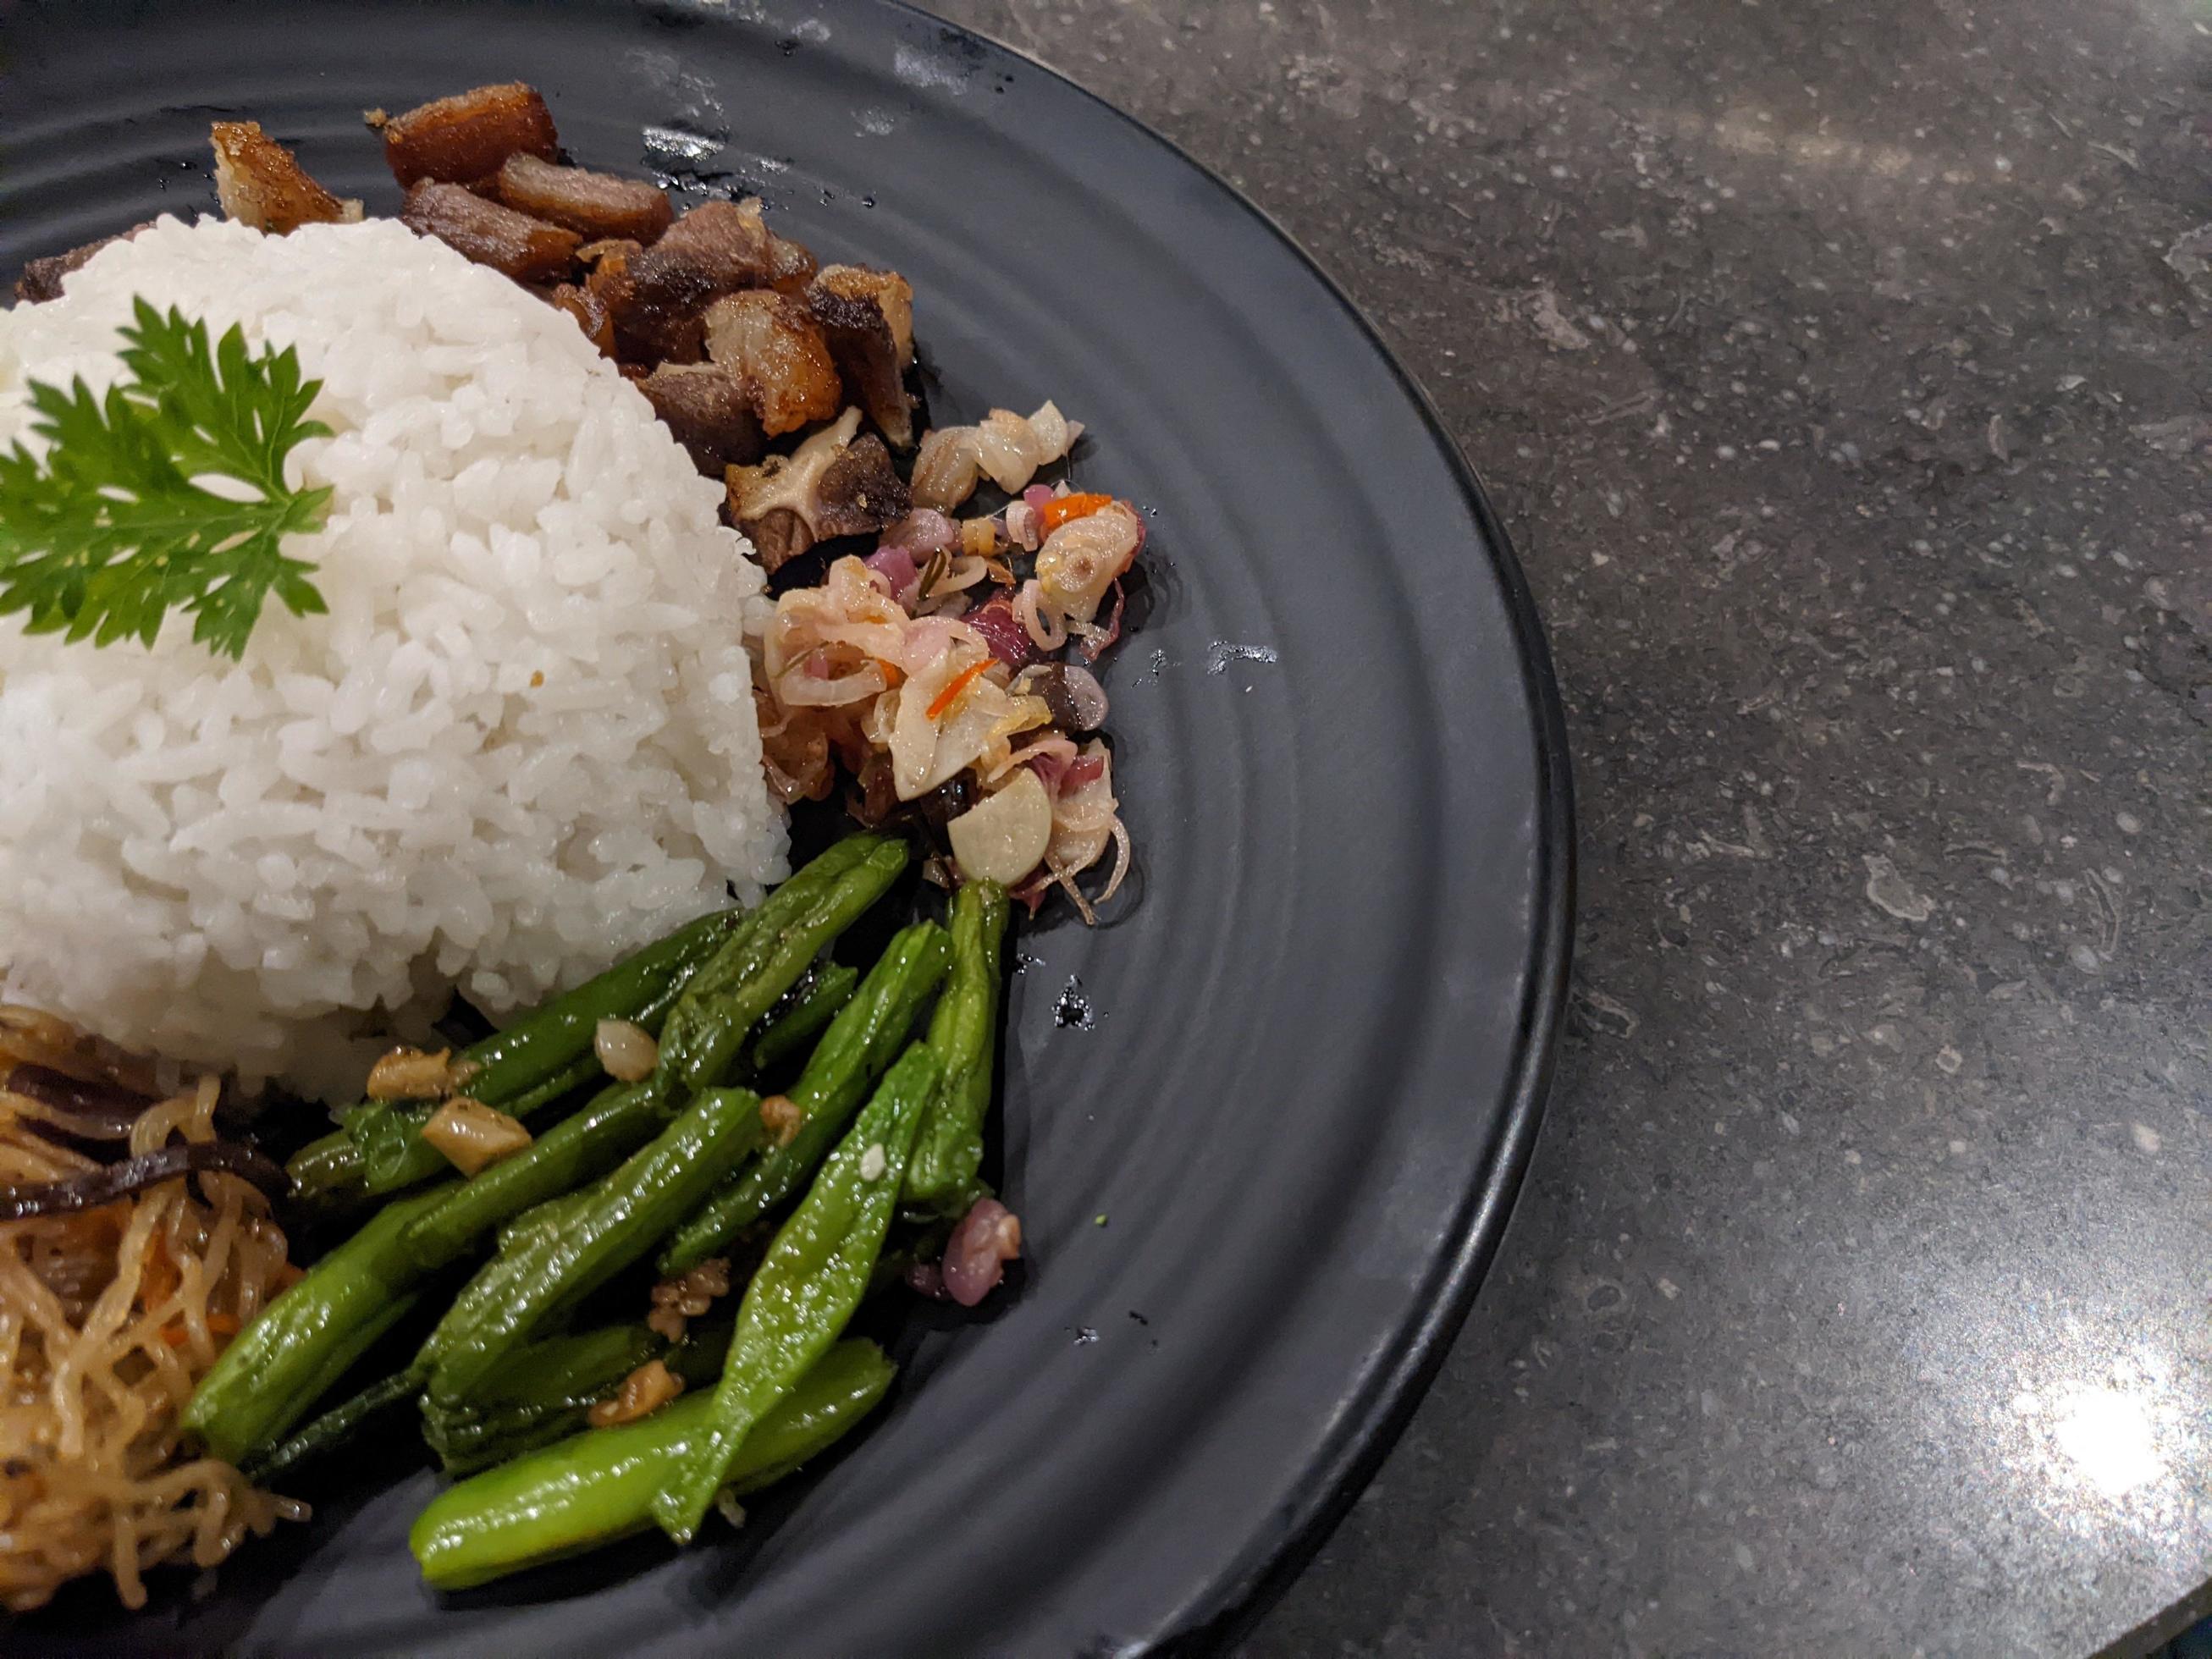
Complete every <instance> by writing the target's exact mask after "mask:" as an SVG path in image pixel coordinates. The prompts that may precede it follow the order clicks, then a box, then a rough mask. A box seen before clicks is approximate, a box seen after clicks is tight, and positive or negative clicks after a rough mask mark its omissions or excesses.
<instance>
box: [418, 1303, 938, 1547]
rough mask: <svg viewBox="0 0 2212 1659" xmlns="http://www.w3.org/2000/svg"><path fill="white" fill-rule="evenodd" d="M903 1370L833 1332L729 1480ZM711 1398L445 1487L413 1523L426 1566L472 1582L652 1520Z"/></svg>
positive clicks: (804, 1443)
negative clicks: (834, 1338) (832, 1342)
mask: <svg viewBox="0 0 2212 1659" xmlns="http://www.w3.org/2000/svg"><path fill="white" fill-rule="evenodd" d="M895 1375H896V1367H895V1366H894V1365H893V1364H891V1362H890V1360H889V1359H887V1358H884V1352H883V1350H882V1349H880V1348H878V1346H876V1345H875V1344H874V1343H872V1342H868V1341H865V1340H860V1339H859V1338H854V1339H853V1340H848V1341H844V1342H840V1343H838V1344H837V1345H836V1346H835V1347H833V1348H831V1349H830V1350H829V1352H826V1353H824V1354H823V1356H822V1357H821V1358H819V1359H818V1360H817V1361H816V1363H815V1364H814V1365H813V1366H812V1368H811V1370H808V1371H807V1372H806V1374H805V1376H803V1377H801V1378H800V1379H799V1383H797V1385H796V1386H795V1387H793V1389H792V1390H791V1391H790V1393H789V1394H788V1395H787V1396H785V1398H784V1399H783V1400H782V1401H781V1402H780V1403H779V1404H777V1405H776V1406H775V1407H774V1408H773V1409H772V1410H770V1411H769V1412H768V1413H765V1414H763V1417H762V1419H761V1420H760V1421H759V1423H758V1424H757V1425H755V1426H754V1428H753V1431H752V1432H751V1433H750V1434H749V1435H747V1436H746V1437H745V1441H744V1445H743V1446H742V1447H741V1448H739V1449H738V1455H737V1456H736V1458H735V1459H734V1460H733V1461H732V1462H731V1463H730V1465H729V1469H728V1474H729V1484H730V1485H731V1486H733V1487H735V1488H736V1489H737V1490H738V1491H740V1492H749V1491H753V1490H756V1489H757V1487H758V1486H763V1485H765V1484H767V1483H768V1482H769V1480H773V1479H775V1478H777V1477H779V1476H781V1475H783V1474H788V1473H789V1472H790V1471H791V1470H793V1469H794V1468H798V1467H799V1465H801V1464H802V1463H805V1462H807V1461H808V1460H809V1459H811V1458H812V1457H815V1456H817V1455H820V1454H821V1453H822V1452H823V1451H824V1450H826V1449H828V1448H829V1447H830V1446H831V1445H833V1444H835V1443H836V1442H837V1440H839V1439H840V1438H841V1437H843V1436H844V1435H845V1434H846V1433H848V1431H851V1429H852V1428H853V1427H854V1425H856V1424H858V1423H859V1422H860V1420H861V1419H863V1418H865V1417H866V1415H867V1414H868V1413H869V1412H870V1411H872V1410H873V1409H874V1407H875V1405H876V1402H877V1401H879V1400H881V1399H882V1398H883V1397H884V1392H885V1391H886V1390H887V1389H890V1385H891V1379H892V1377H893V1376H895ZM713 1407H714V1395H711V1394H695V1395H685V1396H684V1398H683V1399H680V1400H678V1401H675V1402H674V1403H673V1404H672V1405H669V1406H665V1407H662V1408H661V1409H660V1410H659V1411H657V1412H655V1413H653V1414H652V1415H651V1416H650V1417H645V1418H641V1419H638V1420H637V1421H636V1422H635V1423H625V1424H623V1425H620V1426H619V1427H617V1428H611V1429H593V1430H590V1431H587V1432H586V1433H583V1434H579V1435H573V1436H571V1437H569V1438H568V1439H566V1440H563V1441H561V1442H559V1443H557V1444H555V1445H551V1446H548V1447H546V1448H545V1449H543V1450H540V1451H536V1452H532V1453H530V1454H528V1455H525V1456H522V1457H518V1458H516V1459H515V1460H513V1462H507V1463H502V1464H501V1465H500V1466H499V1467H498V1468H492V1469H487V1470H486V1471H484V1472H483V1474H478V1475H475V1476H472V1477H471V1479H469V1480H464V1481H461V1482H460V1483H459V1484H458V1485H456V1486H449V1487H448V1488H447V1490H446V1491H444V1492H441V1493H440V1494H439V1495H438V1496H437V1497H436V1498H433V1499H432V1500H431V1501H430V1504H429V1505H428V1507H427V1508H426V1509H424V1510H423V1511H422V1514H421V1515H420V1516H417V1517H416V1522H415V1525H414V1527H413V1528H412V1529H411V1530H410V1532H409V1533H408V1534H407V1544H408V1547H409V1548H410V1549H411V1550H413V1551H414V1553H415V1559H416V1562H418V1563H419V1564H420V1565H421V1566H422V1577H424V1578H425V1579H426V1580H428V1582H429V1583H430V1584H432V1585H433V1586H434V1587H435V1588H436V1589H449V1590H452V1589H468V1588H470V1587H471V1585H476V1584H483V1583H489V1582H490V1581H491V1580H492V1579H495V1578H499V1577H504V1576H505V1575H507V1574H508V1573H511V1572H519V1571H522V1570H523V1569H524V1568H526V1567H533V1566H538V1565H543V1564H544V1563H545V1562H548V1561H556V1560H559V1559H562V1558H564V1557H567V1556H571V1555H575V1554H579V1553H581V1552H583V1551H586V1550H590V1549H596V1548H598V1547H600V1546H601V1545H604V1544H610V1543H612V1542H614V1541H616V1540H617V1539H620V1538H626V1537H628V1536H629V1535H630V1534H633V1533H639V1532H643V1531H645V1530H646V1529H647V1528H650V1527H651V1526H652V1525H653V1515H652V1508H651V1505H652V1502H653V1498H654V1496H655V1495H656V1494H657V1493H658V1492H659V1490H660V1487H661V1486H662V1484H663V1482H665V1480H667V1479H668V1478H669V1475H670V1474H671V1472H672V1471H673V1470H674V1469H675V1468H678V1466H679V1465H680V1464H682V1463H683V1462H684V1460H685V1458H686V1457H688V1456H689V1455H690V1453H691V1451H692V1449H693V1445H694V1443H695V1441H696V1440H697V1439H698V1438H699V1437H701V1436H702V1435H703V1434H704V1433H705V1432H706V1431H707V1427H708V1419H709V1418H710V1417H711V1415H712V1412H713Z"/></svg>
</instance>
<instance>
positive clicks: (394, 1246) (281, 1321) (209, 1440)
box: [184, 1187, 453, 1463]
mask: <svg viewBox="0 0 2212 1659" xmlns="http://www.w3.org/2000/svg"><path fill="white" fill-rule="evenodd" d="M452 1190H453V1188H451V1187H439V1188H433V1189H432V1190H430V1191H429V1192H427V1193H421V1194H416V1195H414V1196H412V1197H409V1198H404V1199H400V1200H397V1201H395V1202H393V1203H391V1204H387V1205H386V1206H385V1207H384V1208H383V1209H381V1210H380V1211H379V1212H377V1213H376V1215H375V1216H374V1217H373V1218H371V1219H370V1221H369V1223H368V1225H367V1226H365V1227H363V1228H362V1230H361V1231H359V1232H357V1233H356V1234H355V1235H354V1236H353V1237H351V1238H349V1239H348V1240H347V1241H346V1242H345V1243H343V1244H341V1245H339V1246H338V1247H337V1249H334V1250H332V1251H331V1253H330V1254H329V1255H326V1256H325V1257H324V1258H323V1259H322V1260H321V1261H318V1262H317V1263H316V1264H315V1265H314V1266H313V1267H310V1268H309V1269H307V1273H306V1275H305V1276H304V1277H303V1278H302V1279H301V1280H300V1282H299V1283H298V1284H296V1285H293V1286H292V1288H291V1289H290V1290H289V1291H285V1292H284V1294H283V1295H282V1296H280V1297H277V1298H276V1300H275V1301H274V1302H272V1303H270V1304H269V1305H268V1306H267V1307H266V1308H264V1309H263V1310H262V1311H261V1313H260V1314H259V1316H257V1317H256V1318H254V1319H253V1320H252V1321H250V1322H248V1323H247V1325H246V1328H245V1329H244V1330H242V1331H240V1333H239V1334H238V1335H237V1337H236V1338H235V1339H234V1340H233V1341H232V1343H231V1345H230V1346H228V1347H227V1348H225V1349H224V1350H223V1351H222V1355H221V1356H220V1357H219V1358H217V1359H216V1362H215V1364H214V1365H213V1366H212V1367H211V1368H210V1370H209V1371H208V1374H207V1375H206V1376H204V1377H202V1378H201V1379H200V1385H199V1387H198V1388H197V1389H194V1390H193V1391H192V1397H191V1400H190V1401H188V1402H187V1403H186V1405H185V1413H184V1425H185V1427H186V1428H187V1429H189V1430H191V1431H192V1432H193V1433H195V1434H197V1435H198V1436H199V1437H200V1439H201V1440H202V1441H204V1443H206V1445H207V1448H208V1449H209V1450H210V1451H211V1452H213V1453H214V1454H215V1455H216V1456H217V1457H220V1458H222V1460H223V1461H224V1462H229V1463H242V1462H245V1461H246V1458H247V1457H248V1456H249V1455H252V1454H253V1453H255V1452H258V1451H262V1450H264V1449H267V1448H270V1447H272V1446H274V1445H275V1444H276V1443H277V1442H278V1441H280V1440H282V1439H283V1437H284V1436H285V1435H286V1434H287V1433H288V1432H289V1431H290V1430H291V1428H292V1427H293V1425H295V1424H296V1423H298V1422H299V1420H300V1419H301V1418H303V1417H305V1416H306V1415H307V1413H309V1412H310V1411H311V1410H313V1407H314V1405H315V1402H316V1401H319V1400H320V1399H321V1398H322V1397H323V1396H324V1395H325V1394H327V1393H329V1392H330V1391H331V1389H332V1388H333V1387H335V1386H336V1385H337V1382H338V1379H339V1378H341V1377H343V1376H344V1375H345V1374H346V1372H347V1371H348V1370H351V1369H352V1366H353V1363H354V1361H356V1359H358V1358H361V1356H362V1354H363V1353H365V1352H368V1348H369V1346H370V1345H371V1344H372V1343H374V1341H375V1340H376V1339H377V1338H378V1337H380V1336H381V1335H383V1334H384V1333H385V1332H386V1331H388V1330H390V1329H391V1328H392V1326H393V1325H395V1324H397V1323H398V1322H399V1321H400V1319H401V1318H403V1317H404V1316H405V1315H406V1313H407V1312H408V1310H410V1309H411V1308H412V1307H413V1306H414V1305H415V1304H416V1300H417V1299H418V1298H419V1297H420V1294H421V1291H420V1289H419V1286H420V1283H421V1280H422V1272H421V1270H420V1269H419V1268H418V1267H416V1264H415V1259H414V1257H413V1255H411V1254H410V1252H409V1251H408V1250H407V1249H406V1247H405V1246H404V1243H402V1242H401V1240H402V1236H403V1235H404V1233H405V1231H406V1230H407V1228H408V1226H409V1225H410V1223H411V1222H413V1221H414V1219H415V1218H416V1217H417V1216H419V1215H422V1214H425V1213H427V1212H429V1211H430V1210H432V1209H434V1208H435V1207H436V1206H438V1205H440V1204H441V1203H443V1202H444V1201H445V1200H446V1196H447V1194H448V1193H449V1192H451V1191H452Z"/></svg>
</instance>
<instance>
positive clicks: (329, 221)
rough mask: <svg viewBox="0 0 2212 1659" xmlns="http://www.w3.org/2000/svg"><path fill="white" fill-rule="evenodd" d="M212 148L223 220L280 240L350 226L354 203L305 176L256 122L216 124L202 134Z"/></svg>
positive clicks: (358, 211) (289, 154)
mask: <svg viewBox="0 0 2212 1659" xmlns="http://www.w3.org/2000/svg"><path fill="white" fill-rule="evenodd" d="M208 142H209V143H210V144H212V145H213V146H214V147H215V193H216V199H217V200H218V201H220V202H221V203H222V210H223V212H224V214H225V215H226V216H228V217H230V218H233V219H235V220H237V221H238V222H239V223H240V224H241V225H251V226H252V227H253V228H254V229H256V230H267V231H274V232H275V233H276V234H277V235H279V236H282V235H283V234H284V233H285V232H287V231H289V230H297V229H298V228H300V227H301V225H335V224H342V223H343V224H350V223H352V222H355V221H356V220H358V219H359V218H360V217H361V204H360V203H359V202H342V201H340V200H339V199H338V198H337V197H335V196H333V195H331V193H330V191H326V190H325V189H324V188H323V187H322V186H321V185H319V184H317V183H316V182H315V181H314V180H313V179H311V178H309V177H308V176H307V169H306V168H304V167H301V165H300V162H299V158H298V157H296V156H295V155H293V154H292V152H291V151H290V150H289V149H285V148H284V146H283V145H282V144H280V143H277V142H276V140H275V139H273V138H271V137H270V136H269V135H268V134H267V133H265V132H264V131H262V130H261V124H260V123H259V122H258V121H217V122H216V124H215V125H213V126H212V127H210V129H209V130H208Z"/></svg>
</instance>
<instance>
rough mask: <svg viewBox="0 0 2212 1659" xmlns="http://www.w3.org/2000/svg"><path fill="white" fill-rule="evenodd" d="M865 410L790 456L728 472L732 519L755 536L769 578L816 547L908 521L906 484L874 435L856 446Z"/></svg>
mask: <svg viewBox="0 0 2212 1659" xmlns="http://www.w3.org/2000/svg"><path fill="white" fill-rule="evenodd" d="M859 429H860V410H857V409H848V410H846V411H845V412H844V414H843V415H842V416H840V417H839V418H838V420H837V422H836V424H835V425H834V426H826V427H824V428H822V430H821V431H819V432H817V433H816V434H815V435H813V436H812V437H811V438H809V439H808V440H807V441H805V443H803V444H801V445H799V447H798V449H797V450H795V451H794V452H793V453H791V454H789V455H770V456H769V457H768V459H765V460H763V462H762V463H761V464H760V465H758V466H733V467H732V468H731V469H730V470H729V492H730V517H731V519H732V520H733V521H734V522H735V523H736V525H737V526H738V529H740V530H742V531H744V532H745V534H746V535H747V536H749V537H750V538H751V539H752V544H753V546H754V548H755V550H757V552H758V553H759V554H760V560H761V564H762V567H763V568H765V569H767V570H768V571H769V572H770V573H771V574H773V573H774V572H775V570H776V568H778V567H779V566H781V565H782V564H783V563H784V562H786V561H787V560H789V559H793V558H796V557H797V556H799V554H801V553H804V552H805V551H806V550H807V549H808V548H810V547H811V546H813V545H814V544H815V543H817V542H818V541H822V540H824V539H826V538H829V537H831V536H860V535H866V534H869V533H872V532H875V531H878V530H881V529H884V527H885V526H889V525H892V524H896V522H897V521H898V520H901V519H902V518H904V517H905V516H906V513H907V507H908V499H907V489H906V485H905V484H904V483H902V482H900V479H899V476H898V474H897V473H896V472H895V471H892V470H891V458H890V451H889V450H887V449H885V448H884V446H883V444H882V441H880V440H878V438H877V437H876V436H875V435H873V434H872V433H871V434H870V435H868V436H866V437H865V438H862V439H860V440H859V441H857V442H856V441H854V436H853V435H854V433H855V432H856V431H858V430H859Z"/></svg>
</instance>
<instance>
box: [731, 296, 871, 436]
mask: <svg viewBox="0 0 2212 1659" xmlns="http://www.w3.org/2000/svg"><path fill="white" fill-rule="evenodd" d="M705 322H706V328H707V356H708V357H709V358H711V359H713V360H714V362H717V363H719V364H720V365H721V366H722V367H723V368H726V369H727V370H729V371H730V372H731V373H732V374H735V375H737V376H738V379H739V380H743V381H744V383H745V386H746V389H747V390H748V391H749V392H750V393H751V396H752V399H753V412H754V413H755V414H757V415H758V416H760V423H761V429H762V430H763V431H764V432H766V433H767V434H768V435H769V437H771V438H774V437H777V436H780V435H782V434H784V433H786V432H796V431H798V430H799V428H801V427H802V426H811V425H813V424H814V422H817V421H826V420H828V419H829V417H830V416H833V415H835V414H836V412H837V407H838V405H839V404H840V403H841V402H842V401H843V393H844V389H843V387H842V386H840V385H839V384H838V381H837V365H836V364H835V363H834V362H830V360H829V343H828V342H826V341H824V340H823V337H822V330H821V329H820V328H819V327H818V326H817V325H816V323H815V321H814V318H813V315H812V313H810V312H809V311H808V310H807V308H806V307H805V302H804V301H799V300H794V299H793V298H792V297H791V296H790V295H787V294H778V293H777V292H776V291H775V289H767V288H755V289H746V290H744V292H743V293H741V294H732V295H726V297H724V298H722V299H720V300H717V301H714V304H713V305H711V306H708V307H707V314H706V318H705Z"/></svg>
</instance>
